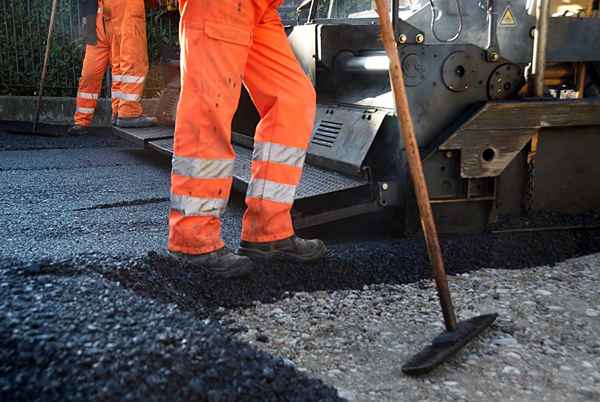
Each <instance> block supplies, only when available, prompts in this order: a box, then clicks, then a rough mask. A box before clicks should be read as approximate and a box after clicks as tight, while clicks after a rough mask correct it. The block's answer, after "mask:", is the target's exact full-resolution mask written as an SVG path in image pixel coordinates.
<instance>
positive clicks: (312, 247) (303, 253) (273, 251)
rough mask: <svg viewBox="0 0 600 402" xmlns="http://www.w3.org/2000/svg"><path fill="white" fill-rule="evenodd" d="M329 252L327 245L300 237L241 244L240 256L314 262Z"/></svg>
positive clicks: (243, 242) (242, 242)
mask: <svg viewBox="0 0 600 402" xmlns="http://www.w3.org/2000/svg"><path fill="white" fill-rule="evenodd" d="M326 252H327V247H325V243H323V242H322V241H321V240H318V239H312V240H306V239H302V238H300V237H298V236H292V237H289V238H287V239H283V240H277V241H273V242H269V243H251V242H247V241H243V240H242V241H241V242H240V249H239V254H240V255H245V256H248V257H250V258H252V259H269V258H280V259H283V260H291V261H297V262H312V261H316V260H318V259H320V258H321V257H323V256H324V255H325V253H326Z"/></svg>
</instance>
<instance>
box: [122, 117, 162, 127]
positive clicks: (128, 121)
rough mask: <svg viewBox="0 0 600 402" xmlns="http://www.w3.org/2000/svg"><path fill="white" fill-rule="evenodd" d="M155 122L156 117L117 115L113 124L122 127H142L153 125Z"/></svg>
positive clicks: (156, 120)
mask: <svg viewBox="0 0 600 402" xmlns="http://www.w3.org/2000/svg"><path fill="white" fill-rule="evenodd" d="M156 123H158V119H157V118H156V117H150V116H138V117H117V121H116V122H115V126H117V127H122V128H142V127H152V126H155V125H156Z"/></svg>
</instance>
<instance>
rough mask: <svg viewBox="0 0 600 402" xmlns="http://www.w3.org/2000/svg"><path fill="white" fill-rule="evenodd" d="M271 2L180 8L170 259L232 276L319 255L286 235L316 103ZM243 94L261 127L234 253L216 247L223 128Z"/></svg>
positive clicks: (229, 167) (184, 0) (228, 157)
mask: <svg viewBox="0 0 600 402" xmlns="http://www.w3.org/2000/svg"><path fill="white" fill-rule="evenodd" d="M281 3H282V2H281V1H274V0H235V1H234V0H205V1H194V0H180V1H179V7H180V12H181V21H180V35H179V37H180V44H181V73H182V81H181V82H182V87H181V97H180V101H179V104H178V108H177V118H176V124H175V138H174V152H173V163H172V176H171V207H170V213H169V250H170V252H171V253H172V254H173V255H175V256H176V257H178V258H180V259H183V260H185V261H187V262H188V263H190V264H192V265H194V266H198V267H202V268H205V269H208V270H210V271H212V272H213V273H215V274H217V275H221V276H224V277H233V276H241V275H245V274H247V273H249V272H251V270H252V263H251V259H262V258H273V257H278V258H284V259H289V260H294V261H314V260H317V259H319V258H321V257H322V256H323V255H324V254H325V252H326V248H325V245H324V244H323V242H321V241H320V240H305V239H302V238H300V237H297V236H296V235H295V234H294V228H293V226H292V219H291V214H290V212H291V208H292V204H293V201H294V196H295V191H296V186H297V185H298V182H299V181H300V177H301V176H302V167H303V163H304V159H305V155H306V148H307V145H308V141H309V139H310V135H311V132H312V128H313V124H314V117H315V110H316V99H315V91H314V88H313V87H312V84H311V82H310V80H309V79H308V77H307V76H306V75H305V73H304V71H303V70H302V68H301V67H300V65H299V63H298V61H297V60H296V58H295V56H294V54H293V53H292V50H291V48H290V45H289V43H288V40H287V36H286V34H285V31H284V28H283V25H282V23H281V19H280V17H279V14H278V13H277V7H278V6H279V5H280V4H281ZM242 85H245V87H246V89H247V90H248V92H249V94H250V96H251V98H252V101H253V102H254V104H255V105H256V108H257V110H258V112H259V114H260V117H261V120H260V123H259V124H258V126H257V128H256V133H255V137H254V153H253V162H252V177H251V180H250V183H249V185H248V190H247V193H246V205H247V210H246V212H245V214H244V218H243V228H242V241H241V245H240V249H239V252H238V254H235V253H233V252H231V251H229V250H228V249H227V248H226V247H225V246H224V243H223V240H222V239H221V221H220V215H221V213H222V212H223V210H224V209H225V207H226V205H227V202H228V199H229V194H230V188H231V183H232V174H233V165H234V160H235V152H234V150H233V147H232V145H231V121H232V118H233V115H234V112H235V110H236V108H237V104H238V98H239V95H240V89H241V86H242Z"/></svg>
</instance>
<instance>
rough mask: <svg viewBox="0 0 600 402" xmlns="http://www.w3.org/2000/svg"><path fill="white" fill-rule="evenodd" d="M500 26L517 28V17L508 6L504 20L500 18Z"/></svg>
mask: <svg viewBox="0 0 600 402" xmlns="http://www.w3.org/2000/svg"><path fill="white" fill-rule="evenodd" d="M498 25H499V26H501V27H516V26H517V20H516V18H515V15H514V14H513V12H512V9H511V8H510V6H507V7H506V9H505V10H504V13H502V18H500V22H499V23H498Z"/></svg>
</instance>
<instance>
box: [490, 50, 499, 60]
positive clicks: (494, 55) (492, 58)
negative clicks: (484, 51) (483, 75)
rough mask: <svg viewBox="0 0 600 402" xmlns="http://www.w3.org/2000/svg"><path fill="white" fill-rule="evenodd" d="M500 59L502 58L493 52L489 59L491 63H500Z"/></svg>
mask: <svg viewBox="0 0 600 402" xmlns="http://www.w3.org/2000/svg"><path fill="white" fill-rule="evenodd" d="M499 58H500V56H498V53H496V52H491V53H490V54H489V55H488V59H489V60H490V61H498V59H499Z"/></svg>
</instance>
